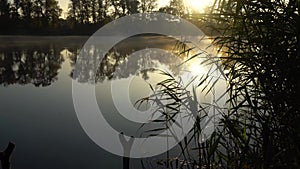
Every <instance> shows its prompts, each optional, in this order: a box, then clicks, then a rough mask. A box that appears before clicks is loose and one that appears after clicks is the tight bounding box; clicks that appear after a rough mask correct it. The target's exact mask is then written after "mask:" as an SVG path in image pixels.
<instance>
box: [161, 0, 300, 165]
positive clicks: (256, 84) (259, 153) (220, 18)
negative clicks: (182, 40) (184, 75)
mask: <svg viewBox="0 0 300 169" xmlns="http://www.w3.org/2000/svg"><path fill="white" fill-rule="evenodd" d="M299 6H300V1H299V0H261V1H258V0H216V1H215V3H214V5H213V7H212V8H211V10H210V13H209V14H206V15H203V17H202V19H203V20H205V21H206V22H210V23H212V24H211V25H213V27H212V29H214V30H216V31H218V32H220V33H219V34H218V35H217V36H214V37H213V42H214V44H215V45H216V46H217V47H218V49H219V50H218V51H219V52H220V53H222V55H223V56H222V57H221V60H222V66H223V68H224V69H225V70H226V77H227V80H228V85H229V86H228V90H227V91H226V92H227V94H228V95H229V98H228V99H227V103H228V105H229V109H228V111H226V112H225V111H224V112H222V115H223V116H222V119H221V121H220V124H219V125H220V126H221V127H220V128H218V130H216V131H215V132H214V134H213V135H212V136H211V137H210V139H208V140H207V141H206V142H204V143H200V142H199V140H198V138H199V134H201V128H200V127H198V126H199V121H200V120H201V119H197V121H196V124H195V127H194V128H193V130H192V131H191V132H190V135H188V136H187V137H186V138H185V139H184V140H183V141H182V142H180V143H179V146H180V147H181V150H182V153H181V154H180V155H178V156H177V157H174V158H168V160H167V161H166V162H165V163H163V164H165V165H167V167H170V168H237V169H240V168H300V112H299V110H300V99H299V98H298V96H300V95H299V92H300V80H299V78H300V50H299V49H300V16H299V14H300V9H299ZM184 51H185V52H189V49H186V48H184ZM208 60H209V58H208ZM206 63H209V62H206ZM211 63H212V64H213V62H211ZM160 86H161V87H162V88H163V89H160V90H162V91H164V94H167V95H171V96H172V97H173V98H174V97H177V96H176V95H178V94H180V93H178V92H174V91H172V90H170V89H168V88H167V87H164V86H166V85H164V84H163V83H161V84H160ZM183 88H184V86H183ZM176 102H182V103H183V104H185V103H186V100H185V99H179V100H177V101H176ZM176 113H180V111H176ZM174 166H175V167H174Z"/></svg>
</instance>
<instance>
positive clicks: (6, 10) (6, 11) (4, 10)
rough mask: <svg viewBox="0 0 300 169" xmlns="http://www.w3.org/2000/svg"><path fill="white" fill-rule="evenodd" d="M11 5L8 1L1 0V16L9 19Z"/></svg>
mask: <svg viewBox="0 0 300 169" xmlns="http://www.w3.org/2000/svg"><path fill="white" fill-rule="evenodd" d="M9 15H10V5H9V3H8V1H7V0H0V16H6V17H9Z"/></svg>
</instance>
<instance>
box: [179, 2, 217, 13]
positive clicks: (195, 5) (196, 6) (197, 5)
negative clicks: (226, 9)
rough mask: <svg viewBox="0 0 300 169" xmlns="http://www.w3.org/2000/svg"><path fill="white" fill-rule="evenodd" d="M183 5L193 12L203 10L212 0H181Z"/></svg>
mask: <svg viewBox="0 0 300 169" xmlns="http://www.w3.org/2000/svg"><path fill="white" fill-rule="evenodd" d="M183 2H184V5H185V6H186V7H187V8H188V9H190V10H192V11H193V12H198V13H201V12H204V10H205V8H207V7H209V6H211V5H213V3H214V0H183Z"/></svg>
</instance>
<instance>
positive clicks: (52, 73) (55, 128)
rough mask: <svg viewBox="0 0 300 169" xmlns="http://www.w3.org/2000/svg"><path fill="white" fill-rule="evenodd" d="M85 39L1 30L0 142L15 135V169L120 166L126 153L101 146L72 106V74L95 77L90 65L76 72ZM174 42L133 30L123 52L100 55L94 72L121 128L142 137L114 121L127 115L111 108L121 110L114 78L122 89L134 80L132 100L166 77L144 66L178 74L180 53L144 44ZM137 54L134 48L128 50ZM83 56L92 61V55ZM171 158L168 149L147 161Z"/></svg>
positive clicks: (101, 97)
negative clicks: (88, 71)
mask: <svg viewBox="0 0 300 169" xmlns="http://www.w3.org/2000/svg"><path fill="white" fill-rule="evenodd" d="M87 39H88V37H28V36H18V37H16V36H2V37H0V146H1V149H4V148H5V146H6V145H7V143H8V142H9V141H12V142H14V143H15V144H16V146H17V147H16V149H15V151H14V153H13V158H12V164H13V168H14V169H24V168H28V169H29V168H30V169H41V168H43V169H53V168H55V169H69V168H70V169H82V168H85V169H96V168H98V169H100V168H106V169H110V168H111V169H118V168H122V157H119V156H117V155H113V154H111V153H109V152H107V151H105V150H103V149H102V148H100V147H99V146H98V145H96V144H95V143H94V142H93V141H92V140H91V139H90V138H89V137H88V136H87V134H86V133H85V132H84V130H83V129H82V127H81V125H80V123H79V121H78V119H77V116H76V112H75V110H74V105H73V100H72V80H77V81H79V82H80V83H91V79H92V80H93V78H91V77H90V76H91V75H90V74H86V72H83V74H81V73H78V72H77V73H76V74H74V68H75V64H76V62H77V56H78V53H79V52H80V50H81V48H82V46H83V45H84V43H85V42H86V41H87ZM139 42H143V43H142V44H143V45H140V44H141V43H139ZM176 44H177V42H176V41H175V40H174V39H171V38H168V37H159V36H148V37H141V36H139V37H133V38H130V39H127V40H126V41H125V42H121V43H120V44H118V48H117V50H116V49H114V50H113V49H112V50H111V53H113V56H118V57H109V55H108V56H107V57H106V58H104V59H103V60H102V62H101V64H102V67H100V69H99V72H98V73H99V74H97V76H96V78H97V79H96V82H97V84H96V93H97V94H96V95H97V101H98V104H99V106H100V107H101V108H102V110H103V111H104V112H106V113H107V114H106V118H107V119H108V121H110V122H111V125H112V126H113V127H114V128H115V129H116V130H118V131H120V132H125V134H126V135H129V136H131V135H134V136H136V135H137V133H136V129H137V128H139V125H140V124H139V123H134V122H119V121H118V120H116V119H123V118H124V117H123V116H121V115H120V114H117V113H113V112H117V111H116V110H115V108H114V106H113V105H112V102H113V100H112V99H113V98H112V97H113V96H112V94H111V92H110V91H111V90H112V89H111V83H112V82H113V83H114V84H113V85H114V86H120V88H118V87H117V88H115V89H114V90H115V91H117V93H118V90H120V91H119V92H120V93H122V86H124V84H129V87H128V90H129V94H130V101H131V103H135V102H136V101H137V100H138V99H140V98H142V97H145V96H147V94H149V92H150V91H151V90H150V88H149V86H148V84H147V83H148V82H151V83H157V82H158V81H159V80H160V79H161V78H160V77H159V76H157V75H154V74H153V72H152V71H151V69H148V70H145V71H141V70H142V69H145V68H149V67H151V66H156V67H163V68H166V69H167V70H170V71H172V72H173V73H174V74H175V75H178V74H180V71H178V70H177V68H178V67H177V66H178V65H179V64H180V63H181V62H182V60H181V59H180V58H172V57H169V56H167V57H164V56H162V55H158V54H157V53H155V52H154V53H153V52H152V53H151V52H150V51H149V52H147V50H145V51H144V52H143V53H138V51H139V50H141V49H144V48H160V49H162V50H172V49H173V48H174V46H176ZM103 45H106V44H105V42H103ZM158 52H159V51H158ZM131 53H136V54H135V55H134V56H131V57H127V56H128V55H129V54H131ZM145 54H146V56H145ZM141 55H143V56H145V57H140V56H141ZM116 59H117V61H116ZM80 62H82V63H84V64H93V62H92V61H91V60H88V59H87V60H83V61H82V60H81V61H80ZM116 63H118V64H116ZM186 68H187V69H188V68H192V67H191V66H190V67H186ZM94 80H95V79H94ZM128 80H129V81H128ZM125 86H126V85H125ZM120 97H121V99H122V98H123V97H122V95H121V96H120ZM123 99H125V100H126V98H123ZM121 102H122V100H121ZM125 116H126V115H125ZM149 128H152V126H151V125H150V126H148V129H149ZM139 134H140V133H139ZM175 149H176V148H175ZM173 151H174V152H176V150H173ZM165 157H166V154H165V153H164V154H161V155H158V156H154V157H151V158H148V159H146V160H147V161H152V160H154V159H163V158H165ZM140 161H141V160H140V159H132V160H131V166H132V168H140V167H141V166H140ZM149 168H151V167H149Z"/></svg>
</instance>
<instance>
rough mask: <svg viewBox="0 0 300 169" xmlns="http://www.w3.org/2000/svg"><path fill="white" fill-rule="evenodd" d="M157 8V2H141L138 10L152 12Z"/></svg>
mask: <svg viewBox="0 0 300 169" xmlns="http://www.w3.org/2000/svg"><path fill="white" fill-rule="evenodd" d="M156 7H157V0H141V1H140V10H141V12H143V13H144V12H152V11H153V10H154V9H155V8H156Z"/></svg>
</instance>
